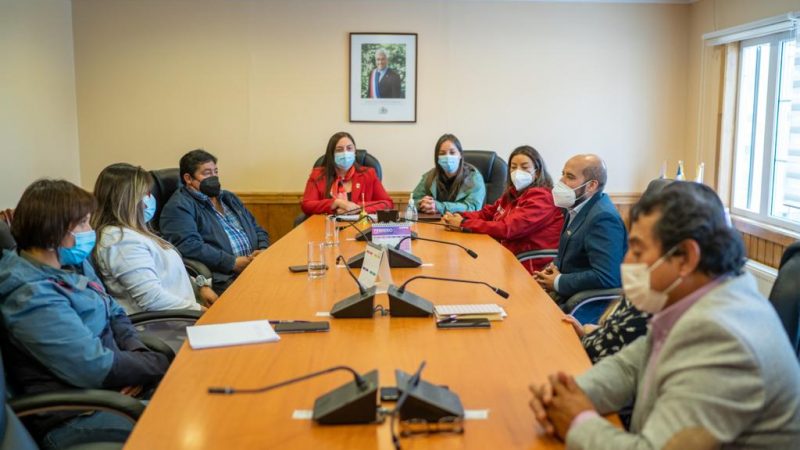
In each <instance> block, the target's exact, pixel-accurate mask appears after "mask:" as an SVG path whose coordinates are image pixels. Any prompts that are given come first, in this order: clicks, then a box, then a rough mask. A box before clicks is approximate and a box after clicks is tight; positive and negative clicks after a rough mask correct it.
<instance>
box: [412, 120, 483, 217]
mask: <svg viewBox="0 0 800 450" xmlns="http://www.w3.org/2000/svg"><path fill="white" fill-rule="evenodd" d="M433 164H434V167H433V169H431V170H429V171H427V172H425V174H424V175H422V179H421V180H420V181H419V183H418V184H417V187H416V188H415V189H414V192H413V196H414V200H416V201H417V209H418V210H419V212H421V213H423V214H444V213H445V212H452V213H456V212H464V211H477V210H479V209H481V207H482V206H483V202H484V200H485V199H486V185H485V184H484V182H483V176H481V173H480V172H479V171H478V169H476V168H475V167H474V166H473V165H472V164H469V163H467V162H466V161H464V150H463V149H462V148H461V142H459V140H458V138H457V137H455V136H453V135H452V134H445V135H442V137H440V138H439V140H438V141H437V142H436V146H435V147H434V148H433Z"/></svg>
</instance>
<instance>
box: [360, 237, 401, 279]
mask: <svg viewBox="0 0 800 450" xmlns="http://www.w3.org/2000/svg"><path fill="white" fill-rule="evenodd" d="M373 229H374V228H373ZM373 236H374V235H373ZM358 282H359V283H361V285H362V286H364V287H365V288H367V289H369V288H371V287H372V286H376V285H377V286H378V291H377V293H382V292H386V289H388V287H389V285H390V284H392V283H394V282H393V281H392V272H391V270H390V269H389V257H388V256H387V255H386V251H385V250H384V248H383V246H381V245H376V244H373V243H371V242H368V243H367V248H366V250H364V262H363V264H362V265H361V273H360V274H358Z"/></svg>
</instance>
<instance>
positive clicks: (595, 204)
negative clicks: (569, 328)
mask: <svg viewBox="0 0 800 450" xmlns="http://www.w3.org/2000/svg"><path fill="white" fill-rule="evenodd" d="M565 217H569V216H568V215H565ZM565 220H567V222H566V223H565V225H564V228H563V229H562V231H561V241H560V242H559V244H558V257H556V259H555V261H554V263H555V265H556V267H558V270H559V271H560V272H561V277H560V278H559V280H558V291H557V293H558V295H559V297H561V298H562V299H564V300H566V299H568V298H569V297H571V296H572V295H574V294H576V293H578V292H582V291H588V290H590V289H610V288H618V287H621V286H622V278H621V276H620V269H619V267H620V264H622V259H623V258H624V257H625V252H626V251H627V250H628V232H627V231H626V230H625V224H624V223H623V222H622V217H620V215H619V212H618V211H617V209H616V208H615V207H614V204H613V203H611V200H610V199H609V198H608V195H606V194H604V193H602V192H600V193H598V194H595V195H594V196H592V198H590V199H589V201H588V203H587V204H586V206H584V207H583V208H582V209H581V210H580V212H579V213H578V215H577V216H575V219H573V220H571V221H570V220H568V219H565Z"/></svg>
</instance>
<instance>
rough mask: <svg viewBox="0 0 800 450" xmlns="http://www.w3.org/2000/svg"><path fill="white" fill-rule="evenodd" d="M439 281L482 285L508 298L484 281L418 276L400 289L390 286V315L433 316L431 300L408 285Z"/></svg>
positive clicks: (504, 293) (506, 293)
mask: <svg viewBox="0 0 800 450" xmlns="http://www.w3.org/2000/svg"><path fill="white" fill-rule="evenodd" d="M419 279H423V280H438V281H452V282H456V283H470V284H482V285H484V286H486V287H488V288H489V289H491V290H493V291H494V292H495V293H496V294H497V295H499V296H501V297H503V298H508V297H509V295H508V292H506V291H504V290H502V289H500V288H498V287H495V286H492V285H491V284H489V283H486V282H484V281H475V280H462V279H460V278H443V277H432V276H428V275H417V276H414V277H411V278H409V279H408V280H406V282H405V283H403V284H401V285H400V286H399V287H398V286H395V285H393V284H392V285H390V286H389V289H388V290H387V291H386V294H387V295H388V296H389V313H390V314H391V315H392V317H428V316H430V315H432V314H433V303H432V302H431V301H430V300H427V299H425V298H422V297H420V296H419V295H417V294H414V293H413V292H410V291H408V290H406V286H407V285H408V283H410V282H412V281H414V280H419Z"/></svg>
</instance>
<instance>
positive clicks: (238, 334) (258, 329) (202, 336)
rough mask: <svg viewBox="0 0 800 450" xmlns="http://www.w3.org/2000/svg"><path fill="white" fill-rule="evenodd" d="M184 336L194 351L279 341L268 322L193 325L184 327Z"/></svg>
mask: <svg viewBox="0 0 800 450" xmlns="http://www.w3.org/2000/svg"><path fill="white" fill-rule="evenodd" d="M186 336H187V337H188V338H189V345H190V346H191V347H192V348H193V349H195V350H200V349H204V348H214V347H228V346H231V345H244V344H259V343H262V342H277V341H279V340H281V338H280V336H278V334H277V333H275V330H273V329H272V325H270V324H269V321H268V320H253V321H249V322H232V323H220V324H214V325H195V326H192V327H186Z"/></svg>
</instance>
